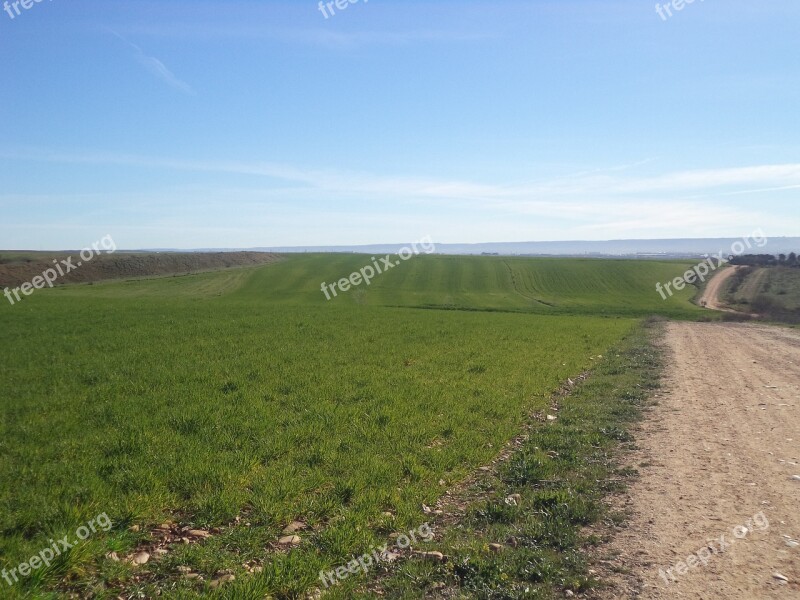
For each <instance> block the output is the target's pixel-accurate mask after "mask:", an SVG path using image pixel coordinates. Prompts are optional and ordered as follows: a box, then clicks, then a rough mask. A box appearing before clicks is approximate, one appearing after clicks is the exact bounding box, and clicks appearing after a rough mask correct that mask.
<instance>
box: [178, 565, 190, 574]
mask: <svg viewBox="0 0 800 600" xmlns="http://www.w3.org/2000/svg"><path fill="white" fill-rule="evenodd" d="M191 572H192V568H191V567H186V566H183V565H182V566H180V567H178V573H191Z"/></svg>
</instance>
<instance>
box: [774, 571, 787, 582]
mask: <svg viewBox="0 0 800 600" xmlns="http://www.w3.org/2000/svg"><path fill="white" fill-rule="evenodd" d="M772 576H773V577H774V578H775V579H777V580H778V581H782V582H784V583H789V578H788V577H787V576H786V575H781V574H780V573H773V574H772Z"/></svg>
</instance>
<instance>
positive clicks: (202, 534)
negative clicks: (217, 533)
mask: <svg viewBox="0 0 800 600" xmlns="http://www.w3.org/2000/svg"><path fill="white" fill-rule="evenodd" d="M188 533H189V535H190V536H192V537H199V538H203V539H205V538H209V537H211V534H210V533H209V532H208V531H204V530H203V529H190V530H189V531H188Z"/></svg>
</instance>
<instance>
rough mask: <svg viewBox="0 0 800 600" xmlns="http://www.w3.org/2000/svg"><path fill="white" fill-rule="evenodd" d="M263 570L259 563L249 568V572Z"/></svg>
mask: <svg viewBox="0 0 800 600" xmlns="http://www.w3.org/2000/svg"><path fill="white" fill-rule="evenodd" d="M263 570H264V567H262V566H261V565H256V566H255V567H253V568H252V569H250V572H251V573H261V572H262V571H263Z"/></svg>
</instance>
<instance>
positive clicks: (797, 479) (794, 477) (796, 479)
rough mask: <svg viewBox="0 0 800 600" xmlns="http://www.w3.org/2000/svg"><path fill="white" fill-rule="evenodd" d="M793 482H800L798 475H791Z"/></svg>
mask: <svg viewBox="0 0 800 600" xmlns="http://www.w3.org/2000/svg"><path fill="white" fill-rule="evenodd" d="M792 479H793V480H794V481H800V475H792Z"/></svg>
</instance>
